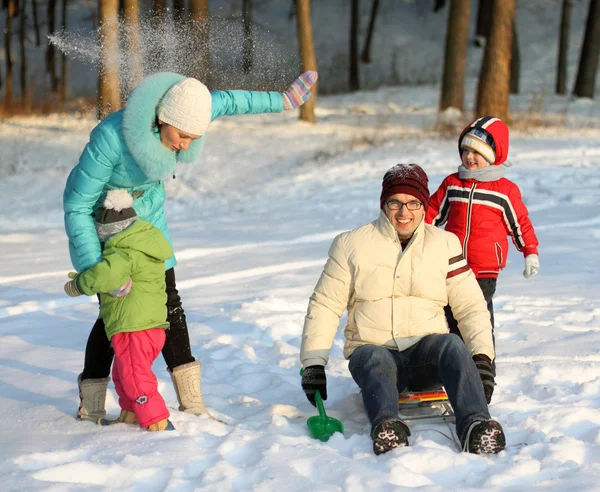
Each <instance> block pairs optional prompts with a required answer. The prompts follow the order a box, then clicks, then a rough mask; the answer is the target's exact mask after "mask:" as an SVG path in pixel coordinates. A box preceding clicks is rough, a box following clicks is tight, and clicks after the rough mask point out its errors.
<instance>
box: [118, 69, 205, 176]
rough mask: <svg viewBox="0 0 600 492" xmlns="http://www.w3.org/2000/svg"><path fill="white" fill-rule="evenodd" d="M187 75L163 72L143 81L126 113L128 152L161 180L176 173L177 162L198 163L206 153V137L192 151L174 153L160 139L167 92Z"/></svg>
mask: <svg viewBox="0 0 600 492" xmlns="http://www.w3.org/2000/svg"><path fill="white" fill-rule="evenodd" d="M183 79H185V77H184V76H183V75H179V74H176V73H171V72H161V73H157V74H155V75H151V76H150V77H147V78H146V79H145V80H143V81H142V82H141V83H140V84H139V85H138V86H137V87H136V88H135V89H134V90H133V91H132V92H131V94H130V95H129V98H128V100H127V105H126V106H125V109H124V110H123V138H124V140H125V145H126V146H127V150H129V152H130V153H131V156H132V157H133V159H134V160H135V162H136V164H137V165H138V166H140V168H141V170H142V171H143V172H144V174H145V175H146V176H147V177H148V178H150V179H152V180H160V179H163V178H165V177H167V176H171V175H172V174H174V171H175V167H176V166H177V162H178V161H181V162H195V161H196V160H197V159H198V158H199V157H200V154H201V153H202V149H203V147H204V137H202V138H199V139H198V140H194V141H193V142H192V143H191V144H190V147H189V148H188V150H180V151H179V152H173V151H172V150H170V149H167V148H166V147H165V146H164V145H163V144H162V143H161V141H160V138H157V132H156V129H155V127H154V124H155V122H156V109H157V107H158V104H159V103H160V100H161V99H162V98H163V96H164V95H165V94H166V93H167V91H168V90H169V89H170V88H171V87H172V86H173V85H174V84H176V83H177V82H180V81H181V80H183Z"/></svg>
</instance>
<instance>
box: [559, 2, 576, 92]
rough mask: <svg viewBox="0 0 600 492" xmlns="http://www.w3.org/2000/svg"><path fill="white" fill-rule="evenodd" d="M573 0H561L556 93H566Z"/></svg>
mask: <svg viewBox="0 0 600 492" xmlns="http://www.w3.org/2000/svg"><path fill="white" fill-rule="evenodd" d="M572 11H573V0H563V2H562V13H561V16H560V41H559V43H558V68H557V69H556V93H557V94H561V95H565V94H566V93H567V53H568V50H569V31H570V26H571V12H572Z"/></svg>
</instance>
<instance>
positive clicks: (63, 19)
mask: <svg viewBox="0 0 600 492" xmlns="http://www.w3.org/2000/svg"><path fill="white" fill-rule="evenodd" d="M23 1H25V0H23ZM67 2H68V0H62V5H61V9H60V25H61V29H62V31H63V32H65V31H66V30H67ZM33 3H34V5H35V0H34V1H33ZM58 94H59V96H60V102H61V103H62V104H63V105H64V104H65V102H66V101H67V55H66V54H65V52H64V51H63V52H61V54H60V86H59V88H58Z"/></svg>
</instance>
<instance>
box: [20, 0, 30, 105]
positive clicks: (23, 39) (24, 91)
mask: <svg viewBox="0 0 600 492" xmlns="http://www.w3.org/2000/svg"><path fill="white" fill-rule="evenodd" d="M25 20H26V13H25V0H19V41H20V46H21V52H20V55H21V73H20V79H21V102H22V103H23V107H24V108H26V107H27V105H28V101H29V91H28V87H27V51H26V47H27V46H26V43H27V30H26V26H25Z"/></svg>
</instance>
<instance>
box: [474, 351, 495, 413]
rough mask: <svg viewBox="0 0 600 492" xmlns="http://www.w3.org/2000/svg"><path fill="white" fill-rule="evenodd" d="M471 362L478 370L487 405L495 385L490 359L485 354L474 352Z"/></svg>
mask: <svg viewBox="0 0 600 492" xmlns="http://www.w3.org/2000/svg"><path fill="white" fill-rule="evenodd" d="M473 362H475V366H476V367H477V372H479V377H480V378H481V382H482V383H483V392H484V393H485V400H486V401H487V402H488V405H489V404H490V402H491V401H492V394H493V393H494V386H495V385H496V382H495V379H494V373H493V371H492V361H491V360H490V358H489V357H488V356H487V355H484V354H476V355H474V356H473Z"/></svg>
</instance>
